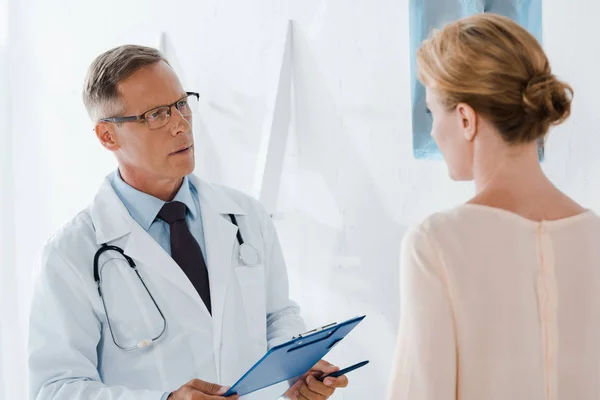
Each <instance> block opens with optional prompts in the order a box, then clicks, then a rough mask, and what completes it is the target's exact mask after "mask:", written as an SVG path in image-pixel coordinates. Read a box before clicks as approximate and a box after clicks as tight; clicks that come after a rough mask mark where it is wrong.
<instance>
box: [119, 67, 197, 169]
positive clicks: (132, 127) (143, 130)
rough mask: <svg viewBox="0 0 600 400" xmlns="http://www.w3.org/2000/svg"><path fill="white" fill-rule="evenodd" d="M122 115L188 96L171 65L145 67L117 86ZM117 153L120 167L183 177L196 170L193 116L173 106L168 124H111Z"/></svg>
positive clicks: (144, 110) (135, 112) (134, 113)
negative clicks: (155, 127)
mask: <svg viewBox="0 0 600 400" xmlns="http://www.w3.org/2000/svg"><path fill="white" fill-rule="evenodd" d="M118 89H119V93H120V96H121V99H122V100H121V101H122V103H123V106H124V108H123V113H122V115H123V116H134V115H141V114H143V113H145V112H146V111H148V110H151V109H153V108H155V107H159V106H164V105H169V104H173V103H175V102H177V101H178V100H179V99H182V98H184V97H185V96H186V92H185V91H184V90H183V87H182V86H181V82H179V78H178V77H177V75H176V74H175V72H174V71H173V70H172V69H171V67H170V66H169V65H168V64H166V63H164V62H159V63H156V64H153V65H150V66H146V67H143V68H142V69H140V70H138V71H136V72H135V73H134V74H133V75H131V76H130V77H129V78H127V79H125V80H123V81H121V82H120V83H119V85H118ZM111 125H112V128H113V133H114V140H115V148H114V150H113V151H114V152H115V154H116V156H117V159H118V160H119V165H120V167H121V168H126V169H128V170H129V171H132V172H133V173H134V174H135V175H141V176H144V177H146V178H151V179H156V180H165V179H167V180H169V179H180V178H182V177H184V176H186V175H188V174H190V173H191V172H192V171H193V170H194V163H195V161H194V146H193V145H194V137H193V135H192V117H191V115H190V116H185V117H184V116H183V115H182V114H181V113H180V112H179V111H178V110H177V108H176V107H175V106H173V107H171V117H170V119H169V121H168V123H167V124H166V125H165V126H163V127H160V128H157V129H150V128H149V127H148V125H147V124H146V123H144V122H137V121H136V122H124V123H120V124H111Z"/></svg>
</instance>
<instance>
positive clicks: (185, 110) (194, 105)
mask: <svg viewBox="0 0 600 400" xmlns="http://www.w3.org/2000/svg"><path fill="white" fill-rule="evenodd" d="M176 107H177V109H178V110H179V112H180V113H181V115H183V116H184V117H189V116H191V115H193V114H194V113H195V112H196V111H197V110H198V99H197V98H196V96H194V95H189V96H187V97H185V98H183V99H181V100H179V101H178V102H177V104H176Z"/></svg>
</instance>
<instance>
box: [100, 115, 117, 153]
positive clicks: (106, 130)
mask: <svg viewBox="0 0 600 400" xmlns="http://www.w3.org/2000/svg"><path fill="white" fill-rule="evenodd" d="M94 130H95V131H96V137H97V138H98V140H99V141H100V143H101V144H102V146H104V148H105V149H107V150H110V151H116V150H119V145H118V144H117V140H116V138H117V135H116V132H115V130H114V127H113V126H111V124H110V123H108V122H98V124H97V125H96V127H95V128H94Z"/></svg>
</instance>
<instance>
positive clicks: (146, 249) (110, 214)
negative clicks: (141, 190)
mask: <svg viewBox="0 0 600 400" xmlns="http://www.w3.org/2000/svg"><path fill="white" fill-rule="evenodd" d="M190 180H191V182H192V183H193V184H194V186H195V187H196V189H197V190H198V193H199V197H200V211H201V213H202V223H203V229H204V240H205V242H206V253H207V254H205V257H206V264H207V267H208V272H209V279H210V291H211V300H212V324H213V332H214V343H213V346H214V354H215V363H216V367H217V368H216V370H217V373H218V375H219V377H220V375H221V360H220V357H221V343H222V336H223V315H224V312H225V304H226V296H227V289H228V287H229V282H230V280H231V275H232V273H233V268H234V266H233V265H232V263H233V262H236V261H235V260H236V258H235V256H234V251H235V249H236V247H237V246H236V233H237V228H236V226H235V225H234V224H233V223H231V221H230V220H229V217H228V214H234V215H245V214H246V212H245V210H244V209H243V208H242V207H241V206H240V205H238V204H237V203H235V202H234V201H233V200H232V199H231V198H230V197H229V196H227V195H226V194H225V193H224V192H222V191H221V190H219V189H218V188H217V187H215V186H212V185H210V184H208V183H206V182H203V181H201V180H200V179H198V178H197V177H196V176H194V175H190ZM90 212H91V215H92V221H93V223H94V228H95V230H96V241H97V243H98V245H100V244H102V243H109V242H111V241H115V240H117V239H120V240H119V242H123V243H124V245H123V246H124V247H123V250H124V251H125V253H126V254H127V255H128V256H130V257H131V258H133V259H134V260H135V261H136V263H137V264H138V266H139V267H140V272H141V273H145V272H146V273H151V274H160V275H161V276H162V277H164V278H165V279H166V280H168V281H170V282H171V283H173V285H175V286H176V287H178V288H179V289H181V290H183V291H184V292H185V293H187V294H188V295H189V296H190V297H192V298H193V299H194V300H195V301H196V302H197V303H198V306H199V307H200V308H201V309H202V310H204V313H205V315H206V318H207V319H210V315H209V314H208V310H207V309H206V306H205V305H204V302H203V301H202V299H201V298H200V296H199V295H198V292H196V289H195V288H194V286H193V285H192V283H191V282H190V281H189V279H188V278H187V276H186V275H185V273H184V272H183V271H182V270H181V268H180V267H179V266H178V265H177V263H175V261H174V260H173V259H172V258H171V257H170V256H169V255H168V254H167V253H166V252H165V251H164V250H163V249H162V247H160V245H159V244H158V243H157V242H156V241H155V240H154V239H153V238H152V237H151V236H150V235H149V234H148V233H147V232H146V231H144V229H143V228H142V227H140V226H139V225H138V224H137V223H136V222H135V220H134V219H133V218H132V217H131V216H130V215H129V212H128V211H127V208H126V207H125V205H124V204H123V203H122V202H121V200H120V199H119V197H118V196H117V194H116V193H115V191H114V189H113V188H112V185H111V184H110V182H109V180H108V179H106V180H105V181H104V183H103V185H102V186H101V188H100V190H99V192H98V194H97V195H96V197H95V199H94V201H93V202H92V205H91V207H90ZM118 245H121V244H120V243H118Z"/></svg>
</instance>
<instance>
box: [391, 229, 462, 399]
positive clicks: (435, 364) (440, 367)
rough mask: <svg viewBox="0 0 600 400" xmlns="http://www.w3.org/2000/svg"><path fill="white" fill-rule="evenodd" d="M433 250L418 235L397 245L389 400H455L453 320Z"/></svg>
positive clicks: (424, 236)
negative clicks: (395, 327)
mask: <svg viewBox="0 0 600 400" xmlns="http://www.w3.org/2000/svg"><path fill="white" fill-rule="evenodd" d="M436 250H437V249H435V248H434V247H433V246H432V244H431V239H430V238H429V237H428V235H427V233H426V232H424V231H422V230H420V229H415V230H413V231H411V232H409V233H408V234H407V235H406V236H405V238H404V240H403V242H402V249H401V261H400V269H401V270H400V313H401V314H400V331H399V335H398V343H397V347H396V351H395V354H394V357H393V368H392V373H393V375H392V380H391V387H390V390H389V397H388V398H389V399H390V400H392V399H393V400H405V399H406V400H408V399H410V400H456V388H457V383H456V379H457V365H456V363H457V347H456V334H455V326H454V315H453V309H452V305H451V302H450V297H449V290H448V284H447V280H446V275H445V274H444V273H443V266H442V263H441V262H440V259H439V258H438V257H437V255H436Z"/></svg>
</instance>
